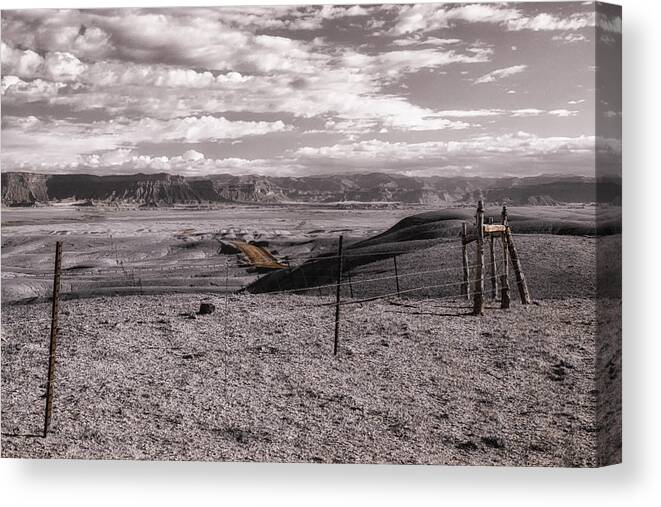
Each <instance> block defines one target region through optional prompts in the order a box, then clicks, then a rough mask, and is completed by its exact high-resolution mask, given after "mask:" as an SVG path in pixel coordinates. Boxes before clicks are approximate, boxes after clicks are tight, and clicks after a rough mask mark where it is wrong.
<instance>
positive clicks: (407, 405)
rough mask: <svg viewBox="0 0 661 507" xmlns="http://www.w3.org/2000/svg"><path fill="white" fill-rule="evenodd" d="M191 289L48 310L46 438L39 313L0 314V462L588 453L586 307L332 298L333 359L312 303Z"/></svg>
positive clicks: (377, 459)
mask: <svg viewBox="0 0 661 507" xmlns="http://www.w3.org/2000/svg"><path fill="white" fill-rule="evenodd" d="M203 297H204V296H200V295H196V296H192V295H183V294H180V295H169V296H163V295H162V296H126V297H115V298H113V297H102V298H91V299H85V300H72V301H65V302H63V304H62V313H63V316H62V331H61V334H60V340H59V344H58V365H57V376H56V378H57V383H56V388H55V398H54V413H53V420H52V431H51V433H50V434H49V436H48V437H47V438H45V439H44V438H41V437H40V436H38V434H39V433H40V431H41V428H42V425H43V409H44V404H45V400H44V399H43V397H42V396H43V393H44V387H45V386H44V380H45V376H46V371H47V353H48V351H47V346H48V343H47V340H48V321H47V317H48V305H47V304H32V305H24V306H7V307H5V308H3V312H2V457H33V458H46V457H52V458H86V459H107V458H114V459H150V460H215V461H276V462H341V463H420V464H422V463H429V464H432V463H433V464H456V465H460V464H465V465H468V464H474V465H477V464H480V465H511V466H514V465H519V466H520V465H528V466H535V465H544V466H594V465H596V464H597V463H598V457H597V452H596V444H597V434H598V429H599V428H598V427H597V425H596V424H595V410H596V408H595V407H596V404H597V392H596V390H595V377H596V374H595V333H596V330H597V322H596V320H595V319H596V315H597V313H596V302H595V300H594V299H587V298H575V299H545V300H543V301H541V302H539V303H537V304H535V305H532V306H530V307H525V308H523V307H520V306H518V305H514V306H513V307H512V309H510V310H499V309H495V308H489V309H488V310H487V313H486V315H485V316H484V317H473V316H469V315H466V313H467V311H468V308H467V305H466V303H465V302H463V301H452V300H449V301H448V300H434V299H430V300H397V299H393V300H390V301H374V302H369V303H363V304H361V305H355V306H346V307H343V308H342V325H341V333H340V340H341V341H340V350H339V354H338V356H337V357H333V355H332V347H333V329H332V325H333V314H334V308H333V307H315V306H308V305H312V304H316V303H318V302H319V301H320V298H317V297H302V296H254V295H247V294H246V295H240V296H230V297H228V298H227V299H225V297H223V296H217V295H216V296H209V297H208V301H210V302H213V303H214V304H215V305H216V307H217V310H216V312H215V313H213V314H211V315H204V316H200V315H198V316H196V318H193V312H194V311H195V310H197V307H198V305H199V303H200V302H201V300H202V299H203ZM325 301H328V299H327V298H326V299H325ZM30 319H32V320H30ZM35 319H44V320H35ZM611 353H612V354H614V356H613V357H615V356H617V354H619V350H617V351H613V350H611ZM618 357H619V356H618ZM615 375H616V376H619V371H616V372H615ZM618 380H619V378H618ZM35 435H37V436H35Z"/></svg>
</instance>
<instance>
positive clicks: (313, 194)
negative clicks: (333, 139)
mask: <svg viewBox="0 0 661 507" xmlns="http://www.w3.org/2000/svg"><path fill="white" fill-rule="evenodd" d="M621 189H622V188H621V180H620V179H600V180H598V181H597V180H595V179H594V178H586V177H579V176H549V175H542V176H535V177H522V178H514V177H507V178H486V177H461V176H457V177H443V176H431V177H413V176H405V175H401V174H384V173H368V174H350V175H330V176H303V177H284V176H254V175H247V176H235V175H231V174H219V175H212V176H206V177H184V176H178V175H171V174H166V173H159V174H142V173H138V174H131V175H110V176H96V175H90V174H50V175H48V174H37V173H26V172H5V173H2V204H3V205H5V206H34V205H47V204H49V203H52V202H58V201H65V200H75V201H87V202H88V203H89V204H95V203H99V204H128V205H138V206H143V207H153V206H173V205H176V204H193V205H195V204H208V203H222V202H236V203H278V202H313V203H335V202H364V203H370V202H401V203H406V204H438V205H451V204H464V203H466V204H468V203H474V202H475V201H477V200H478V199H484V200H485V201H486V202H487V203H510V204H517V205H553V204H560V203H567V202H578V203H591V202H597V201H599V202H606V203H612V204H620V202H621Z"/></svg>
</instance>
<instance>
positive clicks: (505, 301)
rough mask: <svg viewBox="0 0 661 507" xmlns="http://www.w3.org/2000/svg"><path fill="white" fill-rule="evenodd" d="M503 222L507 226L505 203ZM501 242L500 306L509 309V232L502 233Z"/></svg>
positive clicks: (501, 215)
mask: <svg viewBox="0 0 661 507" xmlns="http://www.w3.org/2000/svg"><path fill="white" fill-rule="evenodd" d="M500 217H501V222H502V224H503V225H504V226H505V228H507V206H505V205H503V211H502V212H501V214H500ZM500 239H501V242H502V244H503V272H502V274H501V275H500V307H501V308H503V309H507V308H509V307H510V279H509V259H508V257H509V253H508V248H507V234H505V233H501V235H500Z"/></svg>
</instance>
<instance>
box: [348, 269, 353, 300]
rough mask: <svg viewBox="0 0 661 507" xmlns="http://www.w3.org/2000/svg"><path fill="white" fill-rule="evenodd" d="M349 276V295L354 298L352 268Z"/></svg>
mask: <svg viewBox="0 0 661 507" xmlns="http://www.w3.org/2000/svg"><path fill="white" fill-rule="evenodd" d="M347 278H348V279H349V297H351V298H352V299H353V282H352V281H351V269H349V270H348V271H347Z"/></svg>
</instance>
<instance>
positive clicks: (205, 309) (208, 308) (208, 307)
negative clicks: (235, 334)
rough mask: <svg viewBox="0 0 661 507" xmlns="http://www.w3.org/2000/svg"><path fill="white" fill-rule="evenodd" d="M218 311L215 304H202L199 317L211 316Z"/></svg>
mask: <svg viewBox="0 0 661 507" xmlns="http://www.w3.org/2000/svg"><path fill="white" fill-rule="evenodd" d="M215 311H216V305H214V304H213V303H200V310H199V311H198V312H197V313H198V315H209V314H211V313H213V312H215Z"/></svg>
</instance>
